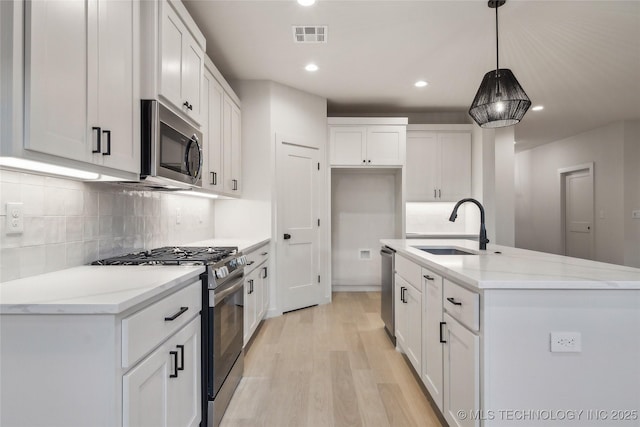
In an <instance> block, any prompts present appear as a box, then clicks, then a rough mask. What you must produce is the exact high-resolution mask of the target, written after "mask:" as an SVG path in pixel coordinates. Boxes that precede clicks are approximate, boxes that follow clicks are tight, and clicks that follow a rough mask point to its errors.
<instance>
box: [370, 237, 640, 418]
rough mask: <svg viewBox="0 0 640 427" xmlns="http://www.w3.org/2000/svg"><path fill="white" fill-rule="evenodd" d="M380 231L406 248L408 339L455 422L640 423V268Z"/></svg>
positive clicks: (418, 366) (404, 335)
mask: <svg viewBox="0 0 640 427" xmlns="http://www.w3.org/2000/svg"><path fill="white" fill-rule="evenodd" d="M381 243H382V244H383V245H386V246H388V247H391V248H392V249H394V250H395V251H396V256H395V258H396V264H395V265H396V268H395V291H396V292H395V297H394V302H395V308H396V310H395V315H396V339H397V346H398V349H399V350H400V351H402V352H404V353H405V354H406V355H407V359H408V360H409V362H410V364H411V365H412V366H413V368H414V370H415V371H416V373H417V374H418V375H419V376H420V377H421V379H422V380H423V382H424V385H425V387H426V388H427V390H428V391H429V394H430V395H431V397H432V400H433V401H434V403H435V405H436V406H438V408H439V409H440V411H441V412H442V414H443V415H444V417H445V419H446V420H447V422H448V423H449V425H451V426H484V427H495V426H572V425H588V426H592V425H593V426H596V425H597V426H611V425H623V426H625V425H628V426H632V425H633V426H636V425H639V423H640V362H639V361H640V333H638V331H640V270H638V269H634V268H629V267H624V266H618V265H612V264H605V263H599V262H593V261H588V260H581V259H575V258H569V257H563V256H559V255H553V254H545V253H540V252H533V251H528V250H523V249H516V248H510V247H504V246H498V245H491V244H490V245H488V246H487V250H486V251H479V250H478V243H477V242H473V241H467V240H435V239H433V240H432V239H425V240H420V239H411V240H381ZM418 247H422V248H425V247H426V248H436V249H441V250H442V249H444V248H455V249H458V250H460V251H465V252H468V253H470V254H468V255H436V254H432V253H429V252H425V251H424V250H422V249H420V248H418Z"/></svg>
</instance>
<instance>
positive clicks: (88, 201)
mask: <svg viewBox="0 0 640 427" xmlns="http://www.w3.org/2000/svg"><path fill="white" fill-rule="evenodd" d="M98 194H99V193H98V192H96V191H85V192H84V198H83V199H84V215H86V216H97V215H98V214H99V212H100V211H99V210H98Z"/></svg>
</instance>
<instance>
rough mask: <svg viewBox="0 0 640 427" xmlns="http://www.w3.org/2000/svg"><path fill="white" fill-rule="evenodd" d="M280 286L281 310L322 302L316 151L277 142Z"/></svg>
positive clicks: (317, 154)
mask: <svg viewBox="0 0 640 427" xmlns="http://www.w3.org/2000/svg"><path fill="white" fill-rule="evenodd" d="M278 143H279V145H280V146H279V147H278V148H279V156H278V164H277V165H276V166H277V174H278V211H277V221H278V243H277V245H278V246H277V249H278V286H279V287H280V295H281V296H282V311H283V312H286V311H291V310H296V309H299V308H304V307H309V306H312V305H316V304H319V303H321V302H322V288H321V285H320V280H319V279H320V263H319V255H320V254H319V244H320V237H319V236H320V234H319V231H318V230H319V226H318V218H320V205H319V190H320V187H319V184H320V171H319V167H318V162H319V157H320V153H319V150H318V149H316V148H311V147H303V146H299V145H292V144H289V143H287V142H286V141H284V140H283V141H278Z"/></svg>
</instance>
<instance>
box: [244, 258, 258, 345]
mask: <svg viewBox="0 0 640 427" xmlns="http://www.w3.org/2000/svg"><path fill="white" fill-rule="evenodd" d="M255 272H256V270H253V271H252V272H251V273H249V274H248V275H247V276H246V278H245V280H244V311H243V313H244V319H243V320H244V334H243V335H244V345H247V343H248V342H249V340H250V339H251V335H252V334H253V328H254V326H255V323H256V299H255V295H256V294H255V291H254V290H255V287H256V274H255Z"/></svg>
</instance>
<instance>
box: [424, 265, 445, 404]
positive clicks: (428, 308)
mask: <svg viewBox="0 0 640 427" xmlns="http://www.w3.org/2000/svg"><path fill="white" fill-rule="evenodd" d="M422 283H423V288H422V289H423V301H424V302H423V312H422V372H421V377H422V381H423V382H424V385H425V387H426V388H427V390H428V391H429V394H431V397H432V398H433V401H434V402H435V403H436V405H437V406H438V408H439V409H440V410H441V411H442V410H443V385H444V371H443V370H444V367H443V351H444V348H443V345H444V336H443V334H444V326H445V325H444V322H443V321H442V316H443V313H442V276H440V275H438V274H435V273H434V272H432V271H430V270H427V269H425V268H423V269H422Z"/></svg>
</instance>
